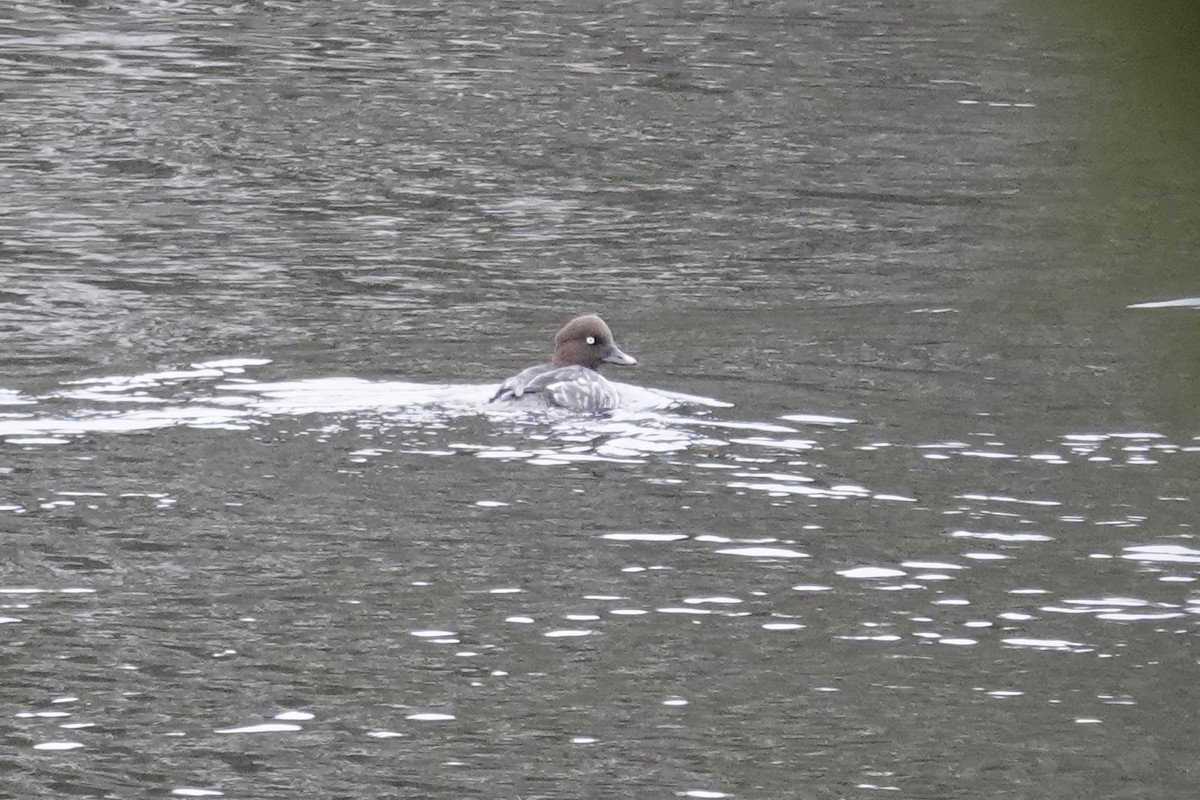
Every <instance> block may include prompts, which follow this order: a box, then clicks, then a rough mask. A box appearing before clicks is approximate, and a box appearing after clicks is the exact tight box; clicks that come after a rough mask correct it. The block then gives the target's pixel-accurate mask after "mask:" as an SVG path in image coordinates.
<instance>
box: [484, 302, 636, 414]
mask: <svg viewBox="0 0 1200 800" xmlns="http://www.w3.org/2000/svg"><path fill="white" fill-rule="evenodd" d="M606 361H607V362H608V363H609V364H624V365H627V366H628V365H632V364H636V363H637V359H636V358H634V357H633V356H630V355H626V354H625V353H622V352H621V348H619V347H617V344H616V342H614V341H613V335H612V331H610V330H609V329H608V326H607V325H605V324H604V320H602V319H600V317H598V316H596V315H595V314H585V315H584V316H582V317H576V318H575V319H573V320H571V321H570V322H568V323H567V324H566V325H564V326H563V329H562V330H560V331H559V332H558V335H557V336H555V337H554V358H553V359H551V361H550V363H549V364H539V365H538V366H536V367H530V368H528V369H525V370H522V371H521V372H518V373H517V374H516V375H514V376H512V377H511V378H509V379H508V380H506V381H505V382H504V383H503V384H501V386H500V388H499V390H497V391H496V394H495V395H493V396H492V399H491V401H490V402H495V401H497V400H513V399H516V398H518V397H522V396H524V395H527V394H533V395H537V396H538V397H541V398H542V399H544V400H545V401H546V402H547V403H549V404H550V405H554V406H561V407H562V408H567V409H570V410H572V411H582V412H585V413H589V414H600V413H603V412H605V411H612V410H613V409H614V408H616V407H617V405H618V404H619V403H620V402H621V396H620V395H619V394H618V393H617V389H616V387H614V386H613V385H612V384H611V383H609V382H608V381H606V380H604V378H602V377H601V376H600V373H599V372H597V371H596V370H598V369H599V368H600V365H601V364H602V363H604V362H606Z"/></svg>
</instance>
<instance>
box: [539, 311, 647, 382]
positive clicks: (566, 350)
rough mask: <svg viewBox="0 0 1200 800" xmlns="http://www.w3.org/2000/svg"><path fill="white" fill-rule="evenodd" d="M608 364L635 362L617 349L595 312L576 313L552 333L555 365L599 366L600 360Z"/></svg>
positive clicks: (602, 321)
mask: <svg viewBox="0 0 1200 800" xmlns="http://www.w3.org/2000/svg"><path fill="white" fill-rule="evenodd" d="M606 361H607V362H608V363H609V364H624V365H626V366H629V365H633V364H636V363H637V359H636V358H634V357H633V356H629V355H626V354H625V353H622V352H621V348H619V347H617V343H616V342H614V341H613V335H612V331H610V330H609V329H608V326H607V325H605V324H604V320H602V319H600V317H598V316H596V315H595V314H585V315H584V316H582V317H576V318H575V319H573V320H571V321H570V322H568V323H567V324H566V325H564V326H563V329H562V330H561V331H559V332H558V335H557V336H555V337H554V360H553V361H552V363H553V364H554V366H556V367H568V366H571V365H574V364H578V365H579V366H582V367H588V368H589V369H599V368H600V365H601V364H602V363H604V362H606Z"/></svg>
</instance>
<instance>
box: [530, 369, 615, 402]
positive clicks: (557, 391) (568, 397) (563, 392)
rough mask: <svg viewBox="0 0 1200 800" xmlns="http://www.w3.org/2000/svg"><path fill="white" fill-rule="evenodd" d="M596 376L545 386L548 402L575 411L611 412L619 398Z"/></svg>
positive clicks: (613, 390)
mask: <svg viewBox="0 0 1200 800" xmlns="http://www.w3.org/2000/svg"><path fill="white" fill-rule="evenodd" d="M598 377H599V376H598V375H587V374H586V373H584V374H580V375H577V376H575V377H573V378H568V379H567V380H562V381H554V382H553V383H550V384H547V385H546V394H548V395H549V396H550V401H551V402H552V403H554V404H555V405H558V406H562V407H563V408H572V409H575V410H577V411H611V410H612V409H614V408H616V407H617V404H618V403H619V402H620V397H619V396H618V395H617V392H616V389H614V388H613V387H612V385H611V384H609V383H608V382H607V381H604V380H597V378H598Z"/></svg>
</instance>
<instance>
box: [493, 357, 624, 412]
mask: <svg viewBox="0 0 1200 800" xmlns="http://www.w3.org/2000/svg"><path fill="white" fill-rule="evenodd" d="M525 395H536V396H537V397H539V398H540V399H542V400H544V401H545V402H547V403H549V404H551V405H555V406H559V407H561V408H566V409H570V410H572V411H582V412H584V413H590V414H599V413H603V412H606V411H612V410H613V409H614V408H616V407H617V406H618V405H619V404H620V402H621V396H620V394H618V393H617V389H616V387H615V386H613V385H612V384H611V383H609V382H608V381H606V380H605V379H604V377H603V376H602V375H600V373H598V372H596V371H595V370H593V369H588V368H587V367H581V366H577V365H572V366H568V367H556V366H554V365H553V364H539V365H538V366H536V367H529V368H528V369H524V370H522V371H520V372H518V373H517V374H516V375H514V376H513V377H511V378H509V379H508V380H506V381H505V382H504V383H503V384H501V386H500V388H499V389H498V390H497V391H496V394H495V395H493V396H492V400H515V399H517V398H520V397H523V396H525Z"/></svg>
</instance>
